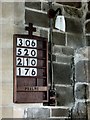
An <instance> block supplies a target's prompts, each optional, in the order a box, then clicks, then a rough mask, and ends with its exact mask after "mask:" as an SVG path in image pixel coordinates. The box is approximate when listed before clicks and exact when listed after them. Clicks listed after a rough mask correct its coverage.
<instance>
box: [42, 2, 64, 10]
mask: <svg viewBox="0 0 90 120" xmlns="http://www.w3.org/2000/svg"><path fill="white" fill-rule="evenodd" d="M52 8H53V9H54V10H57V8H61V11H62V9H63V7H62V5H60V4H57V3H53V4H52ZM42 10H43V11H46V12H47V11H48V10H49V5H48V3H47V2H43V3H42Z"/></svg>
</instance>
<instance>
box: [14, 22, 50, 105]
mask: <svg viewBox="0 0 90 120" xmlns="http://www.w3.org/2000/svg"><path fill="white" fill-rule="evenodd" d="M26 30H28V31H29V35H20V34H15V35H14V38H13V66H14V67H13V77H14V102H15V103H42V102H47V101H48V87H47V61H48V57H47V56H48V55H47V53H48V52H47V51H48V45H47V39H46V38H43V37H38V36H34V35H32V32H34V31H36V29H35V28H33V25H32V24H31V23H30V24H29V27H26Z"/></svg>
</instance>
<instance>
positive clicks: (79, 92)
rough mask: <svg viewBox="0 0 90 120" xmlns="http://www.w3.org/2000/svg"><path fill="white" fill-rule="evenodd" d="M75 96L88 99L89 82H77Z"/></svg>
mask: <svg viewBox="0 0 90 120" xmlns="http://www.w3.org/2000/svg"><path fill="white" fill-rule="evenodd" d="M75 98H77V99H88V98H89V86H88V85H87V84H83V83H82V84H80V83H76V84H75Z"/></svg>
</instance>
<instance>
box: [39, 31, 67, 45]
mask: <svg viewBox="0 0 90 120" xmlns="http://www.w3.org/2000/svg"><path fill="white" fill-rule="evenodd" d="M41 36H42V37H46V38H48V32H47V31H46V30H41ZM48 41H49V40H48ZM49 42H50V41H49ZM53 43H54V44H55V45H65V34H63V33H60V32H53Z"/></svg>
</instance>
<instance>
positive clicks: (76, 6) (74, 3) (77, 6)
mask: <svg viewBox="0 0 90 120" xmlns="http://www.w3.org/2000/svg"><path fill="white" fill-rule="evenodd" d="M57 3H58V4H62V5H68V6H69V7H70V6H71V7H75V8H80V7H81V2H75V1H74V2H69V1H68V2H59V1H58V0H57Z"/></svg>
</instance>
